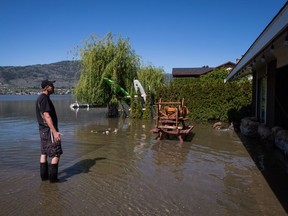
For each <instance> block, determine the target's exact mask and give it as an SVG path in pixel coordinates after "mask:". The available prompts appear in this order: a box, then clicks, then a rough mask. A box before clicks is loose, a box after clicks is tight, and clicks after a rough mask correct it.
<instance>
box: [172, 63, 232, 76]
mask: <svg viewBox="0 0 288 216" xmlns="http://www.w3.org/2000/svg"><path fill="white" fill-rule="evenodd" d="M235 65H236V64H235V63H233V62H226V63H225V64H222V65H219V66H217V67H215V68H213V67H208V66H203V67H199V68H173V69H172V76H173V78H176V77H181V78H184V77H194V78H199V77H200V76H201V75H204V74H207V73H209V72H211V71H213V70H214V69H217V68H222V67H225V68H226V69H227V70H231V69H232V68H234V67H235Z"/></svg>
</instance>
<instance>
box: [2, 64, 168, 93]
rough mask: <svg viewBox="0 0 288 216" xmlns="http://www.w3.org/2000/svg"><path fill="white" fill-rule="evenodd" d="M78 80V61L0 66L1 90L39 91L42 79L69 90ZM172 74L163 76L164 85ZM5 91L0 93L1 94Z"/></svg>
mask: <svg viewBox="0 0 288 216" xmlns="http://www.w3.org/2000/svg"><path fill="white" fill-rule="evenodd" d="M79 78H80V61H60V62H56V63H51V64H37V65H29V66H5V67H1V66H0V93H1V89H2V90H3V89H27V88H28V89H40V85H41V81H42V80H44V79H49V80H56V83H55V86H56V88H63V89H71V88H72V87H74V86H75V84H76V83H77V82H78V80H79ZM171 80H172V74H167V73H166V74H165V83H169V82H170V81H171ZM3 92H4V93H5V92H6V91H2V93H3Z"/></svg>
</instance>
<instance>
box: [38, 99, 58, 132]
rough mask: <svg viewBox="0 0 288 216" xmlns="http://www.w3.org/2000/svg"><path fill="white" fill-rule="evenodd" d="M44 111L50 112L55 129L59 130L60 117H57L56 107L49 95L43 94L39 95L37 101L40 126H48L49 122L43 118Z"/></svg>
mask: <svg viewBox="0 0 288 216" xmlns="http://www.w3.org/2000/svg"><path fill="white" fill-rule="evenodd" d="M44 112H49V114H50V116H51V119H52V121H53V125H54V127H55V129H56V130H57V131H58V118H57V114H56V110H55V107H54V105H53V103H52V101H51V99H50V97H49V96H48V95H46V94H41V95H39V97H38V98H37V101H36V116H37V120H38V124H39V128H44V127H48V125H47V123H45V122H44V120H43V118H42V115H43V113H44Z"/></svg>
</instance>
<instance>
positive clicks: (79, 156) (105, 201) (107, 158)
mask: <svg viewBox="0 0 288 216" xmlns="http://www.w3.org/2000/svg"><path fill="white" fill-rule="evenodd" d="M18 97H19V96H18ZM26 97H27V96H26ZM34 99H35V97H33V96H31V97H28V98H25V99H23V98H22V99H21V98H17V99H15V98H14V100H12V99H11V100H10V99H9V100H4V101H3V98H2V101H1V105H0V108H1V109H0V111H1V121H0V127H1V130H0V143H1V144H0V162H1V163H0V168H1V174H0V180H1V188H0V192H1V197H0V203H1V204H0V207H1V214H3V215H52V214H55V215H252V214H253V215H254V214H255V215H283V214H285V212H284V210H283V208H282V206H281V205H280V204H279V201H278V200H277V199H276V198H275V195H274V194H273V193H272V191H271V189H270V188H269V186H268V185H267V183H266V182H265V179H264V178H263V176H262V175H261V173H260V172H259V170H258V169H257V167H256V166H255V164H254V162H253V160H252V159H251V158H250V156H249V154H248V153H247V151H246V149H245V148H244V146H243V144H242V143H241V142H240V140H239V138H238V137H237V135H236V134H235V133H234V132H232V131H215V130H213V129H212V128H210V127H207V126H200V125H199V126H196V127H195V129H193V135H194V136H193V139H192V140H191V142H184V143H179V142H178V140H162V141H156V140H155V139H154V138H155V134H152V133H151V132H150V129H151V128H152V127H153V123H150V122H140V121H138V122H135V121H129V119H107V118H105V113H106V109H103V108H98V109H91V110H89V111H86V110H80V111H79V112H78V113H77V114H76V113H75V112H73V111H70V110H69V104H70V103H71V102H73V100H72V99H71V98H67V96H66V97H64V96H62V97H61V96H53V97H52V100H54V103H55V106H56V109H57V111H58V115H59V121H60V130H61V132H62V133H63V134H64V136H63V150H64V154H63V156H62V158H61V161H60V167H59V172H60V173H59V177H60V179H61V183H59V184H50V183H49V182H40V178H39V171H38V169H39V162H38V160H39V144H38V143H39V135H38V132H37V130H38V128H37V125H36V122H35V117H34V115H35V114H34ZM0 100H1V97H0Z"/></svg>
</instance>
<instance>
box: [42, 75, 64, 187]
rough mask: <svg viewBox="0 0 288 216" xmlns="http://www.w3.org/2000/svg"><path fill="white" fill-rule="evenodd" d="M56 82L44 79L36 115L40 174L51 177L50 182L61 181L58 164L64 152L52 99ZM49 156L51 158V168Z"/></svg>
mask: <svg viewBox="0 0 288 216" xmlns="http://www.w3.org/2000/svg"><path fill="white" fill-rule="evenodd" d="M54 82H55V81H49V80H44V81H42V83H41V87H42V93H41V94H40V95H39V96H38V98H37V101H36V116H37V120H38V124H39V133H40V140H41V156H40V176H41V179H42V181H44V180H48V179H49V180H50V182H58V181H59V179H58V177H57V176H58V164H59V160H60V155H61V154H62V153H63V151H62V147H61V134H60V133H59V130H58V119H57V114H56V110H55V107H54V105H53V103H52V101H51V99H50V95H51V94H53V93H54V85H53V83H54ZM47 157H49V158H51V163H50V165H49V168H48V158H47Z"/></svg>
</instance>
